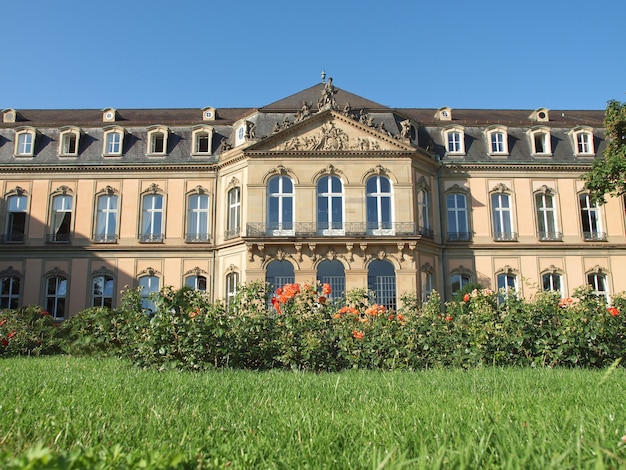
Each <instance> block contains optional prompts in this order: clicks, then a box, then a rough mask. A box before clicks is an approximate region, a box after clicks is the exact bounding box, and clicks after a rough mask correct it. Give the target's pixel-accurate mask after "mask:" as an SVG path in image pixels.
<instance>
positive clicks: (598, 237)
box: [583, 232, 606, 242]
mask: <svg viewBox="0 0 626 470" xmlns="http://www.w3.org/2000/svg"><path fill="white" fill-rule="evenodd" d="M583 238H584V239H585V241H586V242H605V241H606V233H605V232H583Z"/></svg>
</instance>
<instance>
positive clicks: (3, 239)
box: [0, 233, 26, 243]
mask: <svg viewBox="0 0 626 470" xmlns="http://www.w3.org/2000/svg"><path fill="white" fill-rule="evenodd" d="M25 238H26V237H25V235H24V234H23V233H5V234H4V235H0V243H24V239H25Z"/></svg>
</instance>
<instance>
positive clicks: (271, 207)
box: [267, 176, 294, 235]
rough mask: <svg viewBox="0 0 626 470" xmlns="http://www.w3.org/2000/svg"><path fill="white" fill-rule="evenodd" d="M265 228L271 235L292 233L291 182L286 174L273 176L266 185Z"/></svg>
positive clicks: (292, 201)
mask: <svg viewBox="0 0 626 470" xmlns="http://www.w3.org/2000/svg"><path fill="white" fill-rule="evenodd" d="M267 199H268V201H267V229H268V231H269V233H270V234H273V235H293V233H294V225H293V208H294V191H293V182H292V181H291V179H290V178H289V177H288V176H275V177H273V178H272V179H271V180H269V183H268V185H267Z"/></svg>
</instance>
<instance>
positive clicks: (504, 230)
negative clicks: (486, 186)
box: [491, 192, 517, 241]
mask: <svg viewBox="0 0 626 470" xmlns="http://www.w3.org/2000/svg"><path fill="white" fill-rule="evenodd" d="M491 211H492V220H493V238H494V240H497V241H512V240H516V239H517V233H515V232H514V231H513V215H512V209H511V195H509V194H506V193H502V192H497V193H492V194H491Z"/></svg>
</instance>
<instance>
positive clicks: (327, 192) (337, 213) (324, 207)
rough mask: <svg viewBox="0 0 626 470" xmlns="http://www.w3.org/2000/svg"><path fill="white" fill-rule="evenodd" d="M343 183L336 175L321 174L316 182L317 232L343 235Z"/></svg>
mask: <svg viewBox="0 0 626 470" xmlns="http://www.w3.org/2000/svg"><path fill="white" fill-rule="evenodd" d="M343 199H344V196H343V184H342V182H341V179H340V178H339V177H337V176H323V177H321V178H320V179H319V181H318V182H317V232H318V233H321V234H322V235H343V233H344V229H343Z"/></svg>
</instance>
